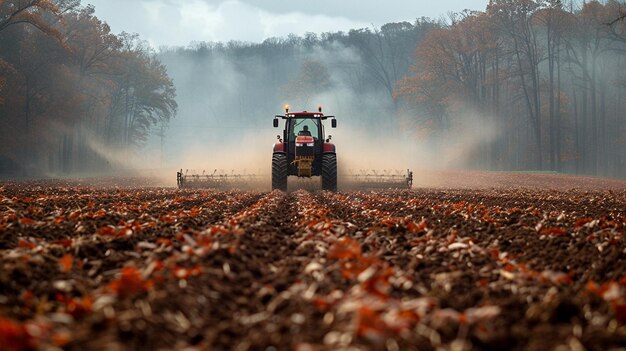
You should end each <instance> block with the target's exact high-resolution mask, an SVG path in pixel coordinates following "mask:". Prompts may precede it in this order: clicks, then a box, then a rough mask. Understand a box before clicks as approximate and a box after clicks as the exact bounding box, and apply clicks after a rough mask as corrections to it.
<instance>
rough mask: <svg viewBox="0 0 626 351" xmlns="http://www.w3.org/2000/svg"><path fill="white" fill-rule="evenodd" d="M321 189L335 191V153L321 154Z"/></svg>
mask: <svg viewBox="0 0 626 351" xmlns="http://www.w3.org/2000/svg"><path fill="white" fill-rule="evenodd" d="M322 190H328V191H337V155H335V154H324V155H322Z"/></svg>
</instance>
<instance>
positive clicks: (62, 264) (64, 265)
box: [59, 254, 74, 273]
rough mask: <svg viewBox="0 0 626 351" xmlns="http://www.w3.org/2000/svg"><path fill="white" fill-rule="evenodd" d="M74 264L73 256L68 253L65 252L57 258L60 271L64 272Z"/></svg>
mask: <svg viewBox="0 0 626 351" xmlns="http://www.w3.org/2000/svg"><path fill="white" fill-rule="evenodd" d="M73 265H74V257H73V256H72V255H70V254H65V255H63V257H61V258H60V259H59V269H60V270H61V272H63V273H66V272H69V271H70V270H71V269H72V266H73Z"/></svg>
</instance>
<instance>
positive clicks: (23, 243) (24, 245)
mask: <svg viewBox="0 0 626 351" xmlns="http://www.w3.org/2000/svg"><path fill="white" fill-rule="evenodd" d="M17 246H18V247H21V248H25V249H34V248H35V247H36V246H37V245H35V244H34V243H31V242H29V241H25V240H20V241H18V243H17Z"/></svg>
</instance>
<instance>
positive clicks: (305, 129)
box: [290, 118, 319, 140]
mask: <svg viewBox="0 0 626 351" xmlns="http://www.w3.org/2000/svg"><path fill="white" fill-rule="evenodd" d="M291 126H292V127H291V128H292V129H291V131H290V133H291V135H292V136H293V140H295V138H296V136H298V135H306V136H312V137H313V138H315V139H317V138H318V137H319V120H317V119H313V118H296V119H294V121H293V123H292V124H291Z"/></svg>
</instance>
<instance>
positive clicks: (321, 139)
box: [272, 106, 337, 191]
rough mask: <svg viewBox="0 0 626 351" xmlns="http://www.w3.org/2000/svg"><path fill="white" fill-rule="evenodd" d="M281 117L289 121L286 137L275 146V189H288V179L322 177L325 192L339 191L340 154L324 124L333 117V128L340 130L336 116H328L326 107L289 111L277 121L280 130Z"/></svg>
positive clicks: (276, 125) (278, 116) (285, 132)
mask: <svg viewBox="0 0 626 351" xmlns="http://www.w3.org/2000/svg"><path fill="white" fill-rule="evenodd" d="M279 118H282V119H284V120H285V129H284V130H283V135H282V137H281V136H280V135H279V136H278V143H275V144H274V153H273V156H272V189H279V190H283V191H286V190H287V178H288V177H289V176H297V177H301V178H311V177H315V176H321V178H322V189H323V190H329V191H337V154H336V153H335V145H333V144H332V143H331V142H330V140H331V138H332V136H330V135H329V136H328V138H325V134H324V125H323V124H322V121H324V120H327V119H329V118H331V127H332V128H337V120H336V119H335V116H325V115H324V114H323V113H322V108H321V107H320V108H319V109H318V112H307V111H303V112H289V106H286V107H285V115H284V116H280V115H277V116H276V117H275V118H274V128H278V125H279V120H278V119H279Z"/></svg>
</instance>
